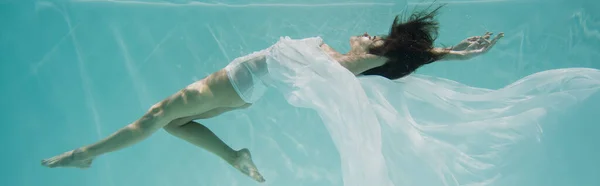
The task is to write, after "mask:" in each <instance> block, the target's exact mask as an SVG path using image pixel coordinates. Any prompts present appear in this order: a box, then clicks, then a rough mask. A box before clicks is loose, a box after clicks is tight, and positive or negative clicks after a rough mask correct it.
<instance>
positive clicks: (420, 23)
mask: <svg viewBox="0 0 600 186" xmlns="http://www.w3.org/2000/svg"><path fill="white" fill-rule="evenodd" d="M438 9H439V8H438ZM438 9H435V10H434V11H431V12H421V13H415V14H413V15H412V16H411V17H410V19H409V20H407V21H406V22H400V21H399V19H398V17H396V19H394V22H393V24H392V27H391V30H390V32H389V34H388V35H387V36H370V35H369V34H367V33H365V34H363V35H361V36H352V37H350V45H351V49H350V51H349V52H348V53H345V54H342V53H339V52H337V51H336V50H334V49H333V48H331V47H329V46H328V45H327V44H325V43H323V42H322V40H321V39H320V38H318V37H315V38H306V39H301V40H291V39H289V38H283V39H282V40H281V41H280V42H278V44H275V45H273V46H271V47H269V48H267V49H265V50H262V51H259V52H255V53H253V54H250V55H247V56H244V57H240V58H237V59H235V60H234V61H232V62H231V63H230V64H229V65H227V66H226V67H225V68H223V69H221V70H219V71H217V72H215V73H213V74H211V75H209V76H207V77H206V78H204V79H202V80H200V81H197V82H195V83H193V84H190V85H189V86H187V87H185V88H183V89H182V90H180V91H179V92H177V93H175V94H173V95H172V96H170V97H168V98H166V99H164V100H162V101H160V102H158V103H157V104H155V105H154V106H152V107H151V108H150V109H149V111H148V112H147V113H146V114H144V115H143V116H142V117H141V118H140V119H138V120H137V121H134V122H133V123H131V124H129V125H127V126H126V127H124V128H122V129H120V130H119V131H117V132H116V133H114V134H112V135H111V136H109V137H107V138H105V139H103V140H101V141H99V142H97V143H95V144H91V145H88V146H84V147H81V148H77V149H75V150H72V151H68V152H65V153H63V154H61V155H58V156H55V157H52V158H49V159H45V160H42V165H44V166H47V167H51V168H54V167H76V168H88V167H90V165H91V163H92V160H93V159H94V158H96V157H98V156H100V155H102V154H105V153H108V152H113V151H116V150H120V149H123V148H125V147H128V146H131V145H133V144H135V143H137V142H139V141H141V140H144V139H145V138H147V137H149V136H150V135H151V134H153V133H154V132H156V131H157V130H159V129H161V128H163V129H165V130H166V131H168V132H169V133H170V134H172V135H174V136H177V137H179V138H181V139H183V140H186V141H188V142H190V143H192V144H194V145H196V146H198V147H200V148H204V149H206V150H208V151H210V152H212V153H214V154H216V155H218V156H219V157H221V158H222V159H223V160H225V161H226V162H228V163H229V164H231V165H232V166H233V167H235V168H236V169H238V170H240V171H241V172H242V173H244V174H246V175H248V176H250V177H251V178H253V179H254V180H256V181H258V182H264V181H265V179H264V178H263V177H262V176H261V175H260V173H259V172H258V170H257V168H256V166H255V165H254V163H253V162H252V159H251V156H250V152H249V150H248V149H241V150H237V151H236V150H233V149H232V148H231V147H229V146H228V145H227V144H225V143H224V142H223V141H221V140H220V139H219V138H218V137H217V136H216V135H215V134H214V133H212V132H211V131H210V130H209V129H208V128H206V127H205V126H203V125H202V124H200V123H197V122H194V121H193V120H196V119H205V118H211V117H214V116H217V115H219V114H221V113H224V112H227V111H231V110H234V109H241V108H247V107H248V106H250V105H251V104H252V103H254V102H255V101H256V100H257V99H259V98H260V97H261V96H262V92H263V91H264V89H265V88H266V87H267V86H269V84H270V82H271V80H269V79H270V78H272V77H271V76H272V74H269V72H270V68H273V67H272V66H270V65H269V62H270V63H295V62H297V61H292V60H289V61H286V60H279V61H278V60H275V59H282V58H280V57H281V56H277V55H278V53H277V51H282V50H304V49H305V48H310V47H317V48H319V51H321V52H324V53H325V54H326V56H328V57H330V58H331V59H333V61H336V62H338V63H339V65H341V66H343V67H344V68H345V69H347V70H348V71H349V72H350V73H353V74H354V75H379V76H383V77H386V78H389V79H398V78H401V77H404V76H406V75H408V74H410V73H412V72H414V71H415V70H416V69H417V68H419V67H420V66H423V65H425V64H428V63H432V62H434V61H440V60H467V59H470V58H472V57H475V56H477V55H480V54H483V53H485V52H487V51H488V50H489V49H490V48H492V47H493V46H494V44H495V43H496V42H497V41H498V40H499V39H500V38H502V37H503V34H498V35H497V36H496V37H494V38H493V39H492V40H491V41H490V40H489V39H490V37H491V35H492V33H486V34H485V35H483V36H475V37H470V38H468V39H466V40H464V41H463V42H461V43H460V44H458V45H456V46H455V47H452V48H434V47H433V42H434V40H435V37H434V36H435V34H436V32H437V29H438V23H437V22H436V21H435V20H434V18H435V15H436V12H437V10H438ZM282 43H295V44H298V45H302V46H304V47H305V48H302V47H299V48H293V47H288V48H286V47H284V46H286V45H283V44H282ZM279 54H281V53H279ZM299 63H302V62H299Z"/></svg>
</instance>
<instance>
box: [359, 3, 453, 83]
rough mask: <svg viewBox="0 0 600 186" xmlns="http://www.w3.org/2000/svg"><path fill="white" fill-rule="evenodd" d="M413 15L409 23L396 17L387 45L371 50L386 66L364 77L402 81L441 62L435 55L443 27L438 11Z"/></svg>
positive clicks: (370, 70) (437, 55) (364, 73)
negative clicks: (435, 48) (429, 65)
mask: <svg viewBox="0 0 600 186" xmlns="http://www.w3.org/2000/svg"><path fill="white" fill-rule="evenodd" d="M442 6H443V5H441V6H439V7H437V8H435V9H434V10H433V11H430V12H427V11H420V12H415V13H412V14H411V16H410V17H409V19H408V20H406V21H402V22H401V21H400V18H399V16H396V17H395V19H394V22H393V23H392V26H391V28H390V32H389V34H388V35H387V37H385V38H384V39H383V41H384V44H383V45H381V46H378V47H373V48H370V49H369V53H371V54H374V55H378V56H383V57H386V58H387V59H388V60H387V61H386V63H385V64H384V65H382V66H379V67H375V68H372V69H369V70H367V71H365V72H363V73H362V75H379V76H383V77H385V78H388V79H398V78H401V77H404V76H406V75H409V74H411V73H413V72H414V71H415V70H417V68H419V67H421V66H423V65H425V64H429V63H432V62H434V61H437V60H439V59H441V58H442V57H443V56H442V55H441V54H436V53H433V52H431V49H433V47H434V46H433V44H434V41H435V40H436V39H437V33H438V28H439V26H438V25H439V23H438V22H437V21H436V20H435V16H436V15H437V12H438V10H439V9H440V8H441V7H442Z"/></svg>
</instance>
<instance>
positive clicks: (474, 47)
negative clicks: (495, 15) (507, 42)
mask: <svg viewBox="0 0 600 186" xmlns="http://www.w3.org/2000/svg"><path fill="white" fill-rule="evenodd" d="M491 36H492V33H491V32H486V33H485V34H484V35H483V36H473V37H469V38H467V39H465V40H463V41H461V42H460V43H459V44H457V45H455V46H453V47H448V48H434V49H433V51H432V52H435V53H438V54H441V55H443V57H442V58H441V59H440V61H448V60H468V59H471V58H473V57H476V56H478V55H481V54H484V53H486V52H487V51H489V50H490V49H491V48H492V47H493V46H494V45H495V44H496V43H497V42H498V40H499V39H500V38H502V37H504V33H499V34H498V35H496V36H495V37H494V39H492V40H491V41H490V40H489V39H490V37H491Z"/></svg>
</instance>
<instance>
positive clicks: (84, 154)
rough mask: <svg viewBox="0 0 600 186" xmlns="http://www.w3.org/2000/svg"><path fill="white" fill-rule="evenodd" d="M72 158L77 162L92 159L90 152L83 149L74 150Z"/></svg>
mask: <svg viewBox="0 0 600 186" xmlns="http://www.w3.org/2000/svg"><path fill="white" fill-rule="evenodd" d="M71 156H72V157H73V158H74V159H76V160H86V159H90V158H91V157H90V152H89V150H88V149H87V148H83V147H82V148H77V149H75V150H73V154H72V155H71Z"/></svg>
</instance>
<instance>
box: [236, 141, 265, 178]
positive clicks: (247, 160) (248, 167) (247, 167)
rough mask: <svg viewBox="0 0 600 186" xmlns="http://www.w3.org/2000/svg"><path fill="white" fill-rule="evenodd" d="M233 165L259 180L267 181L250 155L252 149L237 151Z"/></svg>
mask: <svg viewBox="0 0 600 186" xmlns="http://www.w3.org/2000/svg"><path fill="white" fill-rule="evenodd" d="M233 167H235V168H236V169H238V170H240V171H241V172H242V173H244V174H246V175H248V176H250V177H251V178H252V179H254V180H256V181H258V182H261V183H262V182H265V178H263V176H262V175H260V173H259V172H258V169H257V168H256V165H254V162H252V156H251V155H250V151H249V150H248V149H242V150H239V151H237V159H236V160H235V161H234V162H233Z"/></svg>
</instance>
